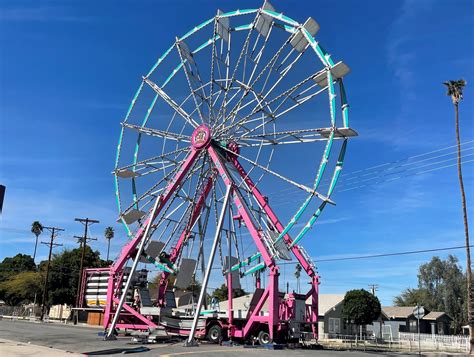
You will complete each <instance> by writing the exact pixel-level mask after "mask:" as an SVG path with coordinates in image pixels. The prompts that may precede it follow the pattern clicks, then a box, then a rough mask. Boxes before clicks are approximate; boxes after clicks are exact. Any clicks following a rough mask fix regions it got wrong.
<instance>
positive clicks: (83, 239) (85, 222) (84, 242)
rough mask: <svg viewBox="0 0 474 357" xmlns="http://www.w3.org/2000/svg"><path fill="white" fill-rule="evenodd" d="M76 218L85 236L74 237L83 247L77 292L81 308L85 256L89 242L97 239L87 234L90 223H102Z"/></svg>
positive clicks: (77, 300)
mask: <svg viewBox="0 0 474 357" xmlns="http://www.w3.org/2000/svg"><path fill="white" fill-rule="evenodd" d="M74 220H75V221H76V222H80V223H82V224H83V225H84V236H82V237H80V236H74V238H77V242H78V243H80V248H81V263H80V268H79V277H78V283H77V292H76V308H79V307H80V305H82V301H81V298H80V296H81V285H82V271H83V268H84V257H85V254H86V247H87V242H88V241H91V240H97V238H91V237H88V236H87V234H88V232H89V225H91V224H94V223H100V222H99V221H98V220H95V219H90V218H75V219H74ZM74 323H75V324H76V323H77V310H76V313H75V315H74Z"/></svg>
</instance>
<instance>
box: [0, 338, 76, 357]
mask: <svg viewBox="0 0 474 357" xmlns="http://www.w3.org/2000/svg"><path fill="white" fill-rule="evenodd" d="M0 355H1V356H2V357H17V356H44V357H50V356H51V357H59V356H69V357H72V356H82V354H79V353H73V352H65V351H61V350H58V349H55V348H49V347H43V346H37V345H32V344H29V343H22V342H16V341H10V340H4V339H1V338H0Z"/></svg>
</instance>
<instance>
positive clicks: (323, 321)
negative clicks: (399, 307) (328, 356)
mask: <svg viewBox="0 0 474 357" xmlns="http://www.w3.org/2000/svg"><path fill="white" fill-rule="evenodd" d="M307 303H308V302H307ZM343 306H344V295H335V294H320V295H319V326H318V331H319V335H320V336H321V337H323V336H327V337H329V338H330V337H331V336H336V335H354V334H358V333H360V332H361V331H360V330H359V331H358V330H357V326H356V325H352V324H349V323H347V321H346V320H345V319H344V318H342V307H343ZM387 320H388V316H387V315H385V314H384V313H383V311H382V313H381V314H380V316H379V318H378V319H377V320H376V321H374V322H373V323H372V324H371V325H366V326H362V327H361V329H362V334H363V335H373V336H376V337H381V336H382V326H383V324H384V323H385V321H387Z"/></svg>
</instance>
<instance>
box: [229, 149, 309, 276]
mask: <svg viewBox="0 0 474 357" xmlns="http://www.w3.org/2000/svg"><path fill="white" fill-rule="evenodd" d="M230 162H231V163H232V164H233V165H234V166H235V168H236V169H237V171H238V172H239V174H240V176H242V178H243V179H244V180H245V183H246V184H247V186H248V187H249V190H250V192H251V193H252V194H253V195H254V197H255V199H256V200H257V202H258V204H259V205H260V206H261V207H262V208H263V210H264V211H265V213H266V215H267V216H268V218H269V219H270V221H271V222H272V224H273V225H274V226H275V227H276V228H277V229H278V231H279V232H282V231H283V229H284V227H283V225H282V224H281V222H280V220H279V219H278V217H277V216H276V214H275V213H274V212H273V210H272V208H271V207H270V205H269V204H268V202H267V201H266V200H265V198H264V197H263V195H262V194H261V193H260V191H259V190H258V188H257V187H256V186H255V184H254V183H253V181H252V180H251V179H250V177H249V176H248V175H247V172H245V170H244V168H243V167H242V165H241V164H240V162H239V161H238V160H237V158H236V157H235V156H234V157H232V158H231V159H230ZM283 239H284V240H285V242H286V243H287V244H288V245H290V244H291V243H292V242H293V240H292V239H291V237H290V235H289V234H288V233H287V234H285V235H284V236H283ZM291 251H292V252H293V254H294V255H295V257H296V259H298V262H299V263H300V264H301V266H302V267H303V269H304V270H305V271H306V273H307V274H308V275H309V276H310V277H312V276H313V275H315V274H316V272H315V271H314V270H313V268H312V267H311V265H310V264H309V262H308V261H307V260H306V259H305V257H304V256H303V255H302V254H301V251H300V248H299V247H298V245H296V244H295V245H294V246H293V247H291Z"/></svg>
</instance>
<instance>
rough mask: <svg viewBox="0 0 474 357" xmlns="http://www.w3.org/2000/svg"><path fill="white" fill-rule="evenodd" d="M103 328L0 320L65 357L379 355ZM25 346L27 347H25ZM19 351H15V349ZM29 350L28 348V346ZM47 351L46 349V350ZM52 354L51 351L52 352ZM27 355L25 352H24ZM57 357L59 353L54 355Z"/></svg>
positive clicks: (0, 347)
mask: <svg viewBox="0 0 474 357" xmlns="http://www.w3.org/2000/svg"><path fill="white" fill-rule="evenodd" d="M100 331H101V329H97V328H91V327H85V326H73V325H65V324H57V323H37V322H29V321H10V320H0V338H1V339H5V340H10V341H17V342H22V343H25V344H28V348H30V350H31V349H32V348H34V346H35V345H36V346H44V347H50V348H54V349H57V350H62V351H66V352H69V353H66V352H65V353H64V355H66V356H67V355H69V356H71V354H70V353H71V352H72V353H80V354H83V355H89V356H95V355H100V356H106V355H121V354H122V353H124V352H125V353H126V352H127V351H128V352H131V350H132V349H134V348H137V347H140V346H143V347H146V348H148V349H149V351H145V352H140V353H134V355H136V356H160V357H168V356H170V357H171V356H181V355H183V356H186V355H190V356H193V355H196V356H200V357H206V356H213V357H215V356H225V357H242V355H243V354H244V355H248V356H258V357H277V356H276V355H278V356H282V357H283V356H288V355H290V354H291V355H292V356H295V357H299V356H317V357H336V356H352V357H365V356H367V357H368V356H370V357H373V356H377V355H381V354H380V353H363V352H355V351H326V350H303V349H297V350H266V349H262V348H254V349H248V348H245V349H244V348H242V347H235V346H234V347H224V346H219V345H213V344H206V343H203V344H201V345H200V346H199V347H183V342H181V341H180V342H174V343H163V344H146V345H141V344H132V343H131V339H130V337H119V338H118V339H117V340H116V341H103V340H102V337H100V336H98V332H100ZM21 346H22V345H21V344H18V345H17V346H15V344H7V343H0V355H1V356H5V355H7V354H8V355H9V356H15V355H33V354H30V353H28V354H26V353H20V352H15V351H21ZM23 346H25V345H23ZM15 347H16V348H17V349H16V350H14V349H13V348H15ZM25 348H26V346H25ZM46 351H47V350H46ZM51 351H52V350H51ZM24 352H26V351H24ZM34 355H36V356H42V355H45V356H47V355H48V353H46V352H45V349H44V348H41V347H38V348H37V351H36V353H35V354H34ZM384 355H385V356H408V354H400V353H391V354H384ZM55 356H56V354H55Z"/></svg>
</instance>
